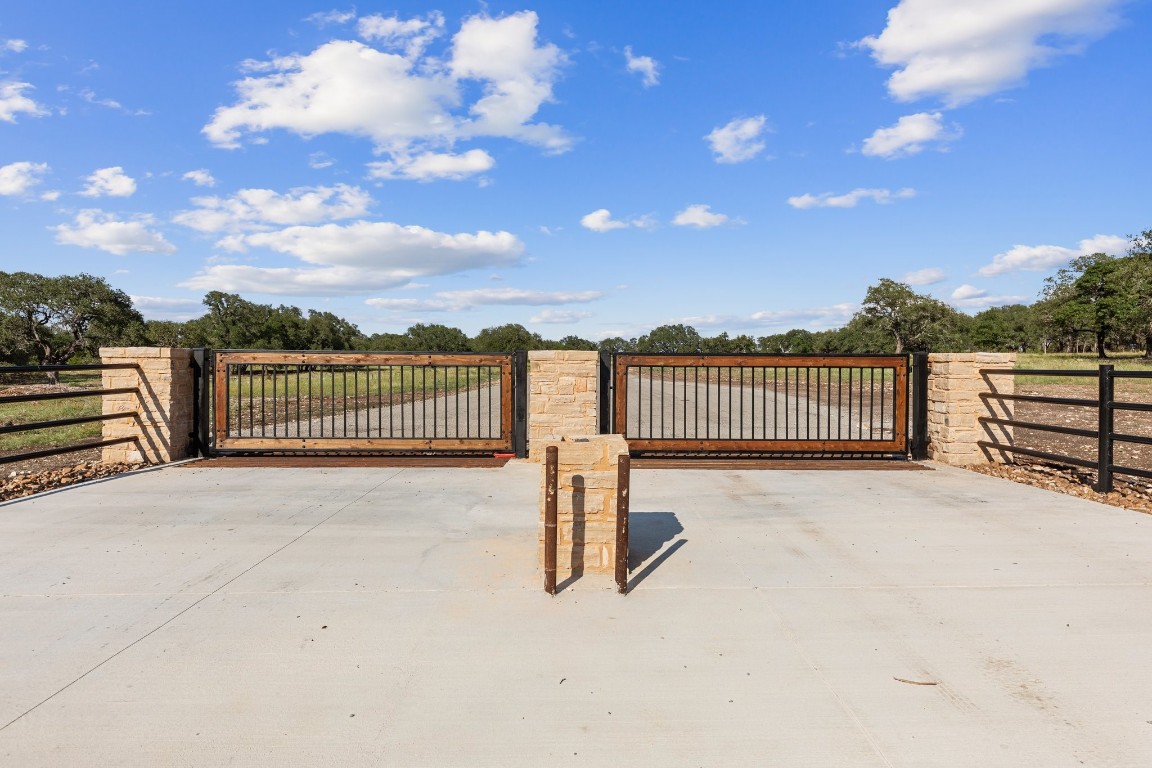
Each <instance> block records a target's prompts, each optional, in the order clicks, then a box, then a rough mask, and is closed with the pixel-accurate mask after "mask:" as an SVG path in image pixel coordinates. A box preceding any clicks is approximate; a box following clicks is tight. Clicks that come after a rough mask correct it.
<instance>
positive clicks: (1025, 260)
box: [977, 235, 1130, 277]
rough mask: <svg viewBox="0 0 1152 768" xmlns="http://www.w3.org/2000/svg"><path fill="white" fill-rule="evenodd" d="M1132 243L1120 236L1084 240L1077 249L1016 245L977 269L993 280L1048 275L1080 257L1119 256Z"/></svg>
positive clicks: (1098, 236)
mask: <svg viewBox="0 0 1152 768" xmlns="http://www.w3.org/2000/svg"><path fill="white" fill-rule="evenodd" d="M1129 244H1130V243H1129V240H1128V238H1126V237H1120V236H1119V235H1096V236H1095V237H1090V238H1087V239H1085V240H1081V241H1080V243H1079V244H1078V247H1077V248H1065V247H1063V246H1059V245H1015V246H1012V248H1010V249H1008V250H1007V251H1004V252H1003V253H998V254H996V255H995V256H993V257H992V263H991V264H986V265H984V266H983V267H981V268H980V269H979V270H977V273H978V274H979V275H981V276H982V277H993V276H995V275H1003V274H1005V273H1008V272H1020V271H1024V272H1044V271H1047V270H1050V269H1053V268H1055V267H1062V266H1064V265H1065V264H1067V263H1068V262H1070V261H1072V259H1074V258H1076V257H1077V256H1087V255H1089V254H1092V253H1107V254H1108V255H1110V256H1119V255H1121V254H1123V253H1125V252H1126V251H1127V250H1128V246H1129Z"/></svg>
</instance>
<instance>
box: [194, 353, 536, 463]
mask: <svg viewBox="0 0 1152 768" xmlns="http://www.w3.org/2000/svg"><path fill="white" fill-rule="evenodd" d="M526 371H527V357H526V354H525V353H523V352H516V353H509V354H493V355H481V354H446V353H445V354H440V353H418V354H410V353H392V352H388V353H377V352H270V351H246V350H227V351H221V350H216V351H206V352H205V354H204V366H203V371H202V382H203V384H202V393H203V394H202V395H201V398H200V409H199V410H200V431H201V438H200V444H201V445H202V446H204V447H205V450H206V453H207V454H208V455H227V454H238V453H249V454H251V453H294V454H297V453H305V454H307V453H355V454H365V453H383V454H388V453H445V452H446V453H471V454H477V453H498V452H510V453H515V454H516V455H518V456H523V455H526V432H527V430H526V415H527V401H526V393H527V386H526V380H525V375H526ZM205 385H206V386H205Z"/></svg>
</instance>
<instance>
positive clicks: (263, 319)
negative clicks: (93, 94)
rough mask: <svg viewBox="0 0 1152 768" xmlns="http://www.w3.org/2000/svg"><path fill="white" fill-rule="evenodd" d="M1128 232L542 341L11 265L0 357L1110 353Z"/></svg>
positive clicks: (1140, 337)
mask: <svg viewBox="0 0 1152 768" xmlns="http://www.w3.org/2000/svg"><path fill="white" fill-rule="evenodd" d="M1130 240H1131V247H1130V248H1129V250H1128V253H1127V254H1125V255H1123V256H1109V255H1107V254H1103V253H1095V254H1091V255H1087V256H1081V257H1079V258H1077V259H1075V260H1073V261H1072V262H1071V263H1070V264H1069V265H1068V266H1067V267H1064V268H1063V269H1060V270H1058V271H1057V272H1056V273H1054V274H1053V275H1050V276H1049V277H1048V278H1047V279H1046V280H1045V284H1044V289H1043V291H1042V292H1041V295H1040V297H1039V299H1038V300H1037V301H1036V302H1034V303H1033V304H1031V305H1026V304H1011V305H1007V306H1001V307H992V308H990V309H986V310H984V311H982V312H979V313H977V314H975V315H967V314H965V313H963V312H960V311H958V310H956V309H954V308H953V307H951V306H949V305H947V304H945V303H944V302H942V301H940V300H938V299H935V298H932V297H931V296H926V295H924V294H920V293H916V292H915V291H914V290H913V289H912V288H911V287H910V286H908V285H907V284H905V283H901V282H898V281H896V280H890V279H888V278H881V279H880V280H879V281H878V282H877V283H876V284H875V285H872V286H869V287H868V289H867V292H866V293H865V295H864V299H863V302H862V303H861V306H860V309H859V311H858V312H856V314H855V315H854V316H853V317H852V319H851V320H850V321H849V322H848V323H847V324H846V325H844V326H843V327H841V328H836V329H833V330H826V331H808V330H804V329H801V328H794V329H792V330H789V331H787V332H785V333H777V334H770V335H765V336H752V335H748V334H740V335H737V336H729V335H728V333H726V332H725V333H721V334H719V335H716V336H704V335H702V334H701V333H700V332H699V331H697V330H696V329H695V328H693V327H692V326H690V325H683V324H672V325H662V326H660V327H658V328H654V329H653V330H652V331H650V332H649V333H646V334H644V335H642V336H639V337H635V338H629V339H625V338H622V337H619V336H614V337H611V338H607V339H604V340H602V341H600V342H593V341H590V340H588V339H583V338H580V337H578V336H565V337H563V338H561V339H545V338H543V337H542V336H541V335H540V334H538V333H534V332H532V331H529V330H528V329H526V328H525V327H524V326H522V325H519V324H517V323H508V324H505V325H498V326H493V327H491V328H485V329H483V330H481V331H480V332H479V333H477V334H476V335H475V336H468V335H467V334H466V333H464V332H463V331H462V330H460V329H459V328H455V327H452V326H447V325H439V324H435V323H417V324H415V325H413V326H411V327H409V328H408V330H406V331H405V332H404V333H374V334H364V333H362V332H361V331H360V329H359V328H357V327H356V325H355V324H353V323H351V322H349V321H347V320H345V319H344V318H341V317H339V316H337V315H334V314H333V313H331V312H320V311H317V310H311V309H310V310H307V311H303V310H301V309H300V308H298V307H294V306H287V305H279V306H272V305H270V304H258V303H256V302H252V301H248V300H247V299H244V298H242V297H241V296H239V295H237V294H234V293H224V292H221V291H212V292H210V293H208V294H206V295H205V296H204V306H205V312H204V314H203V315H202V316H200V317H198V318H195V319H193V320H188V321H186V322H175V321H170V320H145V319H144V318H143V317H142V316H141V315H140V313H139V312H138V311H137V310H136V308H135V307H134V306H133V305H132V300H131V298H130V297H129V296H128V295H127V294H126V293H124V292H123V291H120V290H118V289H116V288H113V287H112V286H110V285H109V284H108V283H107V282H106V281H105V280H104V279H103V278H99V277H94V276H92V275H86V274H81V275H64V276H61V277H45V276H43V275H37V274H33V273H29V272H13V273H8V272H0V363H4V364H9V365H12V364H16V365H19V364H29V363H38V364H42V365H59V364H63V363H66V362H69V361H75V360H82V359H90V358H92V357H93V356H95V355H96V354H97V350H98V348H99V347H101V346H165V347H167V346H172V347H210V348H214V349H286V350H287V349H300V350H304V349H324V350H353V349H356V350H368V351H395V352H487V353H495V352H511V351H514V350H517V349H527V350H540V349H575V350H607V351H611V352H640V353H657V354H663V353H675V352H697V353H747V352H760V353H769V354H777V353H809V354H867V353H873V354H877V353H897V354H901V353H904V352H911V351H937V352H958V351H1018V352H1026V351H1038V352H1061V351H1063V352H1093V353H1095V354H1097V355H1099V356H1100V357H1105V356H1106V355H1107V352H1108V351H1109V350H1114V351H1122V350H1127V351H1131V350H1140V351H1143V353H1144V356H1145V357H1152V229H1149V230H1145V231H1144V232H1142V233H1141V234H1139V235H1137V236H1134V237H1131V238H1130Z"/></svg>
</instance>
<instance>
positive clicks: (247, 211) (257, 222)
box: [172, 184, 372, 232]
mask: <svg viewBox="0 0 1152 768" xmlns="http://www.w3.org/2000/svg"><path fill="white" fill-rule="evenodd" d="M192 203H193V204H194V205H196V206H197V207H196V208H195V209H193V210H191V211H182V212H180V213H178V214H176V215H175V216H173V217H172V220H173V221H174V222H176V223H177V224H183V225H184V226H186V227H191V228H192V229H195V230H197V231H199V232H237V231H242V230H254V229H269V228H272V227H275V226H281V227H282V226H291V225H295V224H317V223H320V222H325V221H338V220H340V219H351V218H356V217H358V216H363V215H364V214H366V213H367V212H368V209H369V207H370V206H371V205H372V196H371V195H369V194H368V193H367V192H365V191H364V190H362V189H360V188H359V187H352V186H349V185H347V184H337V185H336V186H333V187H297V188H295V189H291V190H289V191H288V192H285V193H279V192H275V191H273V190H271V189H242V190H240V191H239V192H237V193H236V194H234V195H230V196H228V197H217V196H212V197H194V198H192Z"/></svg>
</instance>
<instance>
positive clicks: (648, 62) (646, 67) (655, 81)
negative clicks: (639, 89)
mask: <svg viewBox="0 0 1152 768" xmlns="http://www.w3.org/2000/svg"><path fill="white" fill-rule="evenodd" d="M624 62H625V63H626V64H627V65H628V71H629V72H635V73H636V74H638V75H640V78H641V82H643V83H644V87H645V88H651V87H652V86H654V85H659V84H660V64H659V63H658V62H657V61H656V60H655V59H654V58H652V57H651V56H635V55H633V54H632V46H630V45H629V46H627V47H626V48H625V49H624Z"/></svg>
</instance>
